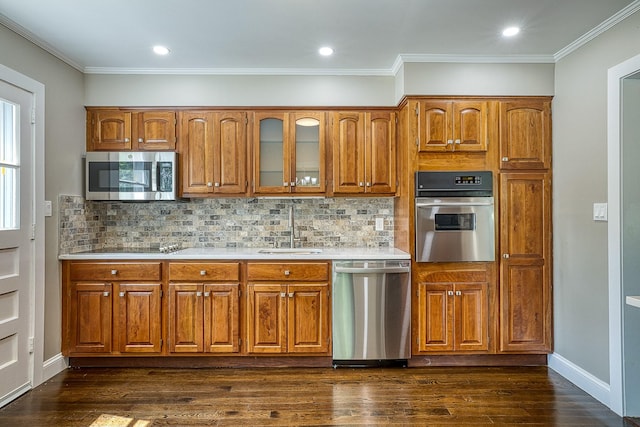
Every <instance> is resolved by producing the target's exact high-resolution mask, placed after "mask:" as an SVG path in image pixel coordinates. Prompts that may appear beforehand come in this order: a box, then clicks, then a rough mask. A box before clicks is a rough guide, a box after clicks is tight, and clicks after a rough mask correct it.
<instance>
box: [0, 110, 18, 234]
mask: <svg viewBox="0 0 640 427" xmlns="http://www.w3.org/2000/svg"><path fill="white" fill-rule="evenodd" d="M17 120H18V108H17V106H16V105H14V104H11V103H9V102H6V101H4V100H0V230H12V229H17V228H19V227H20V223H19V215H18V206H19V205H20V204H19V203H18V201H19V197H20V194H19V189H20V186H19V177H20V175H19V169H20V165H19V153H18V126H17Z"/></svg>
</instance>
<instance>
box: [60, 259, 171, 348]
mask: <svg viewBox="0 0 640 427" xmlns="http://www.w3.org/2000/svg"><path fill="white" fill-rule="evenodd" d="M161 270H162V267H161V263H160V262H135V263H133V262H132V263H99V264H95V263H85V262H78V263H75V262H72V263H68V264H66V265H65V267H64V269H63V274H64V275H65V277H66V278H67V285H66V293H65V295H64V298H63V311H64V314H65V327H64V328H63V346H64V348H63V354H65V355H73V354H91V355H95V354H114V353H125V354H126V353H134V354H148V353H160V352H161V351H162V303H161V299H162V282H161Z"/></svg>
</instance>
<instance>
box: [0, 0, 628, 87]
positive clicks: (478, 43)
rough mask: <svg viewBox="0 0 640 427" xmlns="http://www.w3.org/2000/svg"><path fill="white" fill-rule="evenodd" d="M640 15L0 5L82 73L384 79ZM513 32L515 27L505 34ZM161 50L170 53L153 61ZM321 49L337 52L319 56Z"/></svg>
mask: <svg viewBox="0 0 640 427" xmlns="http://www.w3.org/2000/svg"><path fill="white" fill-rule="evenodd" d="M638 9H640V0H635V1H634V0H180V1H178V0H109V1H96V0H19V1H18V0H0V23H2V24H4V25H6V26H7V27H9V28H11V29H13V30H14V31H16V32H18V33H19V34H22V35H23V36H25V37H27V38H28V39H30V40H32V41H34V42H35V43H36V44H38V45H40V46H42V47H44V48H45V49H46V50H48V51H50V52H51V53H53V54H55V55H56V56H58V57H59V58H61V59H63V60H65V61H66V62H68V63H69V64H71V65H73V66H74V67H76V68H78V69H79V70H82V71H84V72H87V73H132V72H142V73H159V72H164V73H178V72H181V73H231V74H247V73H253V74H278V73H280V74H296V73H300V74H364V75H367V74H370V75H371V74H373V75H376V74H379V75H386V74H391V73H392V72H393V70H394V69H395V68H396V67H397V66H398V64H399V63H401V62H402V61H417V62H421V61H442V60H454V61H455V60H469V61H470V60H474V59H476V60H482V61H492V60H493V61H498V60H500V61H505V62H553V61H554V60H556V59H558V58H559V57H562V54H563V51H566V50H567V49H570V48H571V47H572V46H576V45H579V44H580V43H582V42H584V41H586V40H588V39H589V37H590V35H592V34H595V33H597V32H598V30H601V29H606V28H607V26H608V25H609V24H610V23H611V22H616V21H617V20H619V19H621V18H623V17H624V16H627V15H628V14H629V13H631V12H635V11H636V10H638ZM510 25H518V26H521V27H522V31H521V33H520V34H519V35H518V36H516V37H514V38H512V39H504V38H503V37H502V36H501V34H500V33H501V31H502V29H503V28H504V27H506V26H510ZM156 44H163V45H166V46H167V47H169V49H171V53H170V54H169V55H168V56H165V57H158V56H156V55H154V54H153V53H152V51H151V47H152V46H153V45H156ZM324 45H328V46H331V47H333V48H334V49H335V54H334V55H333V56H331V57H320V56H319V55H318V54H317V49H318V48H319V47H321V46H324ZM0 54H1V52H0ZM1 59H2V58H1V55H0V61H1Z"/></svg>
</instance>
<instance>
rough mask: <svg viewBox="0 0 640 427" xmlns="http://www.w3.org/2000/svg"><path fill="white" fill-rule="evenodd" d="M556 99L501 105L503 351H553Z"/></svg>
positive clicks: (500, 266)
mask: <svg viewBox="0 0 640 427" xmlns="http://www.w3.org/2000/svg"><path fill="white" fill-rule="evenodd" d="M550 168H551V101H550V100H549V99H547V98H544V99H513V100H509V101H503V102H501V104H500V190H499V191H500V194H499V197H500V204H499V206H500V215H499V224H500V233H499V247H500V258H499V272H500V273H499V274H500V314H499V318H500V341H499V350H500V351H502V352H520V353H522V352H549V351H551V349H552V326H551V323H552V310H551V306H552V303H551V300H552V297H551V292H552V285H551V281H552V269H551V234H552V233H551V169H550Z"/></svg>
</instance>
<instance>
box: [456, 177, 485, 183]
mask: <svg viewBox="0 0 640 427" xmlns="http://www.w3.org/2000/svg"><path fill="white" fill-rule="evenodd" d="M454 183H455V184H456V185H481V184H482V176H481V175H458V176H456V177H455V178H454Z"/></svg>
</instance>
